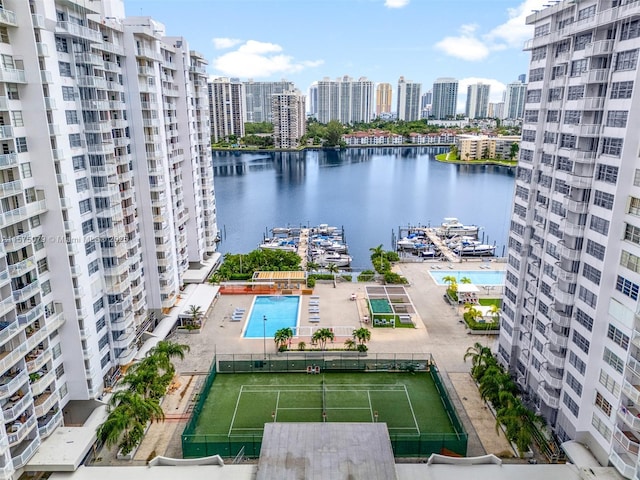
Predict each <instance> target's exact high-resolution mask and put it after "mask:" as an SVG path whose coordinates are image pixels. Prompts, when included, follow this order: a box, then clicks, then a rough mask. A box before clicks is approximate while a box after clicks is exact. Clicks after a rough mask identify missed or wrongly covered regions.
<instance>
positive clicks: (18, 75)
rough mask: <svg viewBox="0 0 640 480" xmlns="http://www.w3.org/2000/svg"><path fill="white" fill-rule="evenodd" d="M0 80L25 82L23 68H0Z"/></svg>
mask: <svg viewBox="0 0 640 480" xmlns="http://www.w3.org/2000/svg"><path fill="white" fill-rule="evenodd" d="M0 82H2V83H27V78H26V77H25V74H24V70H19V69H17V68H4V67H2V68H0Z"/></svg>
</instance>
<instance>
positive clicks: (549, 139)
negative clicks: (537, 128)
mask: <svg viewBox="0 0 640 480" xmlns="http://www.w3.org/2000/svg"><path fill="white" fill-rule="evenodd" d="M557 141H558V135H557V134H556V133H555V132H544V136H543V137H542V142H543V143H551V144H555V143H556V142H557ZM545 155H546V157H545ZM542 156H543V157H545V159H546V160H547V161H546V163H545V159H541V163H544V164H545V165H551V164H552V163H553V160H551V161H548V159H549V158H553V157H552V156H551V155H550V154H548V153H543V154H542Z"/></svg>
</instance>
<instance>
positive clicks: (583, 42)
mask: <svg viewBox="0 0 640 480" xmlns="http://www.w3.org/2000/svg"><path fill="white" fill-rule="evenodd" d="M588 43H591V33H585V34H583V35H576V38H575V41H574V43H573V45H574V46H573V49H574V50H575V51H578V50H584V49H585V47H586V46H587V44H588Z"/></svg>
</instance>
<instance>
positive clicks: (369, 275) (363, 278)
mask: <svg viewBox="0 0 640 480" xmlns="http://www.w3.org/2000/svg"><path fill="white" fill-rule="evenodd" d="M375 275H376V272H374V271H373V270H363V271H362V272H361V273H360V275H358V281H359V282H370V281H371V280H373V278H374V277H375Z"/></svg>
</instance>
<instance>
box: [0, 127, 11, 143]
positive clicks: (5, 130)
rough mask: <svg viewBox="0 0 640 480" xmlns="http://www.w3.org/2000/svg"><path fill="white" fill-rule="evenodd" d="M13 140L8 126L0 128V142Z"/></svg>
mask: <svg viewBox="0 0 640 480" xmlns="http://www.w3.org/2000/svg"><path fill="white" fill-rule="evenodd" d="M10 138H13V127H12V126H10V125H4V126H0V140H7V139H10Z"/></svg>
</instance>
